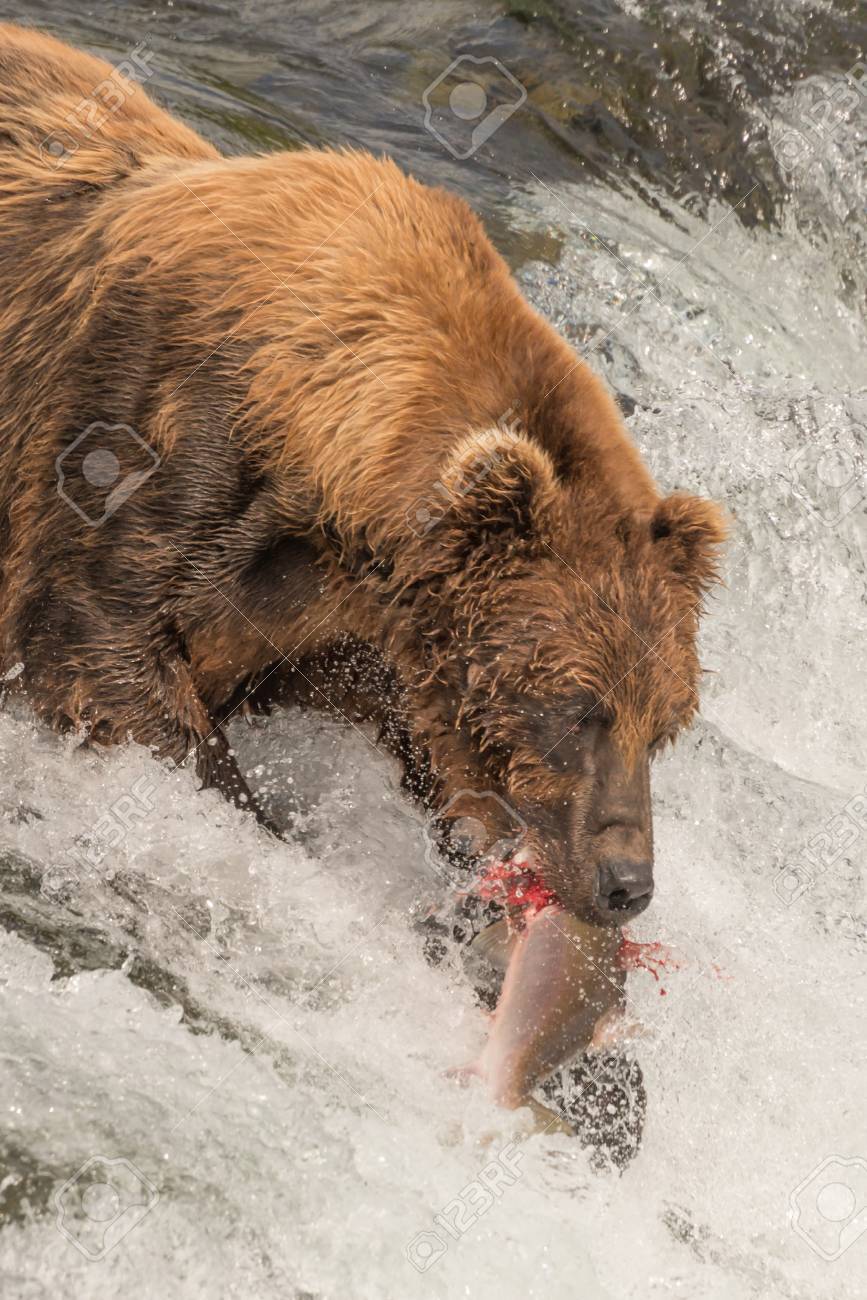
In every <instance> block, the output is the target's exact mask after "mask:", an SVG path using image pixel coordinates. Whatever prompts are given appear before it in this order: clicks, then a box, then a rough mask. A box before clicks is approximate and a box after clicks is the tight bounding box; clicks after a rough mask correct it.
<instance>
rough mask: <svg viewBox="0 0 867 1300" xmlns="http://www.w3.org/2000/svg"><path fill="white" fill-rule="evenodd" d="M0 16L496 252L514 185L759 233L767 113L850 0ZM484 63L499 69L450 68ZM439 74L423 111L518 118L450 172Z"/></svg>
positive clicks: (776, 187) (218, 128)
mask: <svg viewBox="0 0 867 1300" xmlns="http://www.w3.org/2000/svg"><path fill="white" fill-rule="evenodd" d="M0 15H2V16H3V17H5V18H9V19H14V20H17V21H21V22H25V23H29V24H33V25H37V26H41V27H44V28H46V29H48V30H50V31H52V32H54V33H55V34H57V35H59V36H62V37H64V38H66V39H68V40H70V41H72V42H75V43H78V44H81V45H85V46H88V47H90V48H92V49H94V50H95V51H98V52H101V53H103V54H105V55H106V56H108V57H109V58H112V59H115V60H116V59H117V58H119V57H122V56H124V55H125V54H127V53H128V52H129V50H130V49H132V48H133V47H135V46H136V45H137V44H138V43H139V42H141V41H146V42H147V46H148V48H149V49H150V50H153V52H154V55H155V57H154V61H153V67H154V69H155V75H154V77H153V78H152V80H151V82H150V88H151V91H152V92H153V93H156V95H157V96H158V97H159V98H160V99H161V100H162V101H163V102H164V103H165V104H167V105H168V106H169V107H170V108H172V109H173V110H174V111H175V112H176V113H178V114H179V115H180V116H181V117H183V118H185V119H186V120H187V121H188V122H190V123H191V124H192V125H193V126H195V127H196V128H198V129H199V130H201V131H202V132H203V133H204V134H205V135H207V136H208V137H209V138H211V139H212V140H214V141H216V142H217V143H218V144H219V145H220V146H221V147H222V148H223V149H224V150H226V151H227V152H230V153H238V152H249V151H251V150H260V149H265V150H268V149H276V148H293V147H297V146H299V145H302V144H314V145H320V144H327V145H350V146H363V147H365V148H368V149H373V150H375V151H382V152H385V153H388V154H391V155H393V156H395V157H396V158H398V159H399V160H400V161H401V162H402V163H403V164H405V165H406V166H407V167H408V168H410V169H411V170H412V171H413V172H415V173H416V174H417V175H419V176H420V177H422V178H423V179H425V180H429V181H440V182H443V183H446V184H449V185H451V186H453V187H455V188H456V189H458V190H460V191H462V192H463V193H464V194H465V196H467V197H468V198H470V199H471V201H473V202H474V203H475V205H476V206H477V207H478V208H479V209H480V210H481V211H482V213H483V214H484V215H485V216H486V218H487V219H488V220H489V222H490V223H491V224H492V226H493V228H494V233H495V234H497V233H500V234H501V236H502V227H503V226H509V225H511V224H513V223H512V222H511V221H510V220H509V215H508V206H507V200H509V199H512V198H514V196H515V194H516V193H520V190H521V188H522V187H524V186H527V185H528V184H530V183H532V181H533V174H534V173H535V175H536V176H538V177H540V178H541V179H543V180H545V181H546V182H549V183H556V182H558V181H563V180H581V179H582V178H583V177H593V178H596V179H602V180H604V181H605V182H606V183H608V184H609V185H612V186H616V187H618V188H630V187H631V188H638V189H639V190H641V189H642V186H643V185H645V184H646V185H648V186H649V187H651V189H652V192H653V194H654V196H655V195H657V194H658V193H659V192H660V191H661V192H662V193H664V194H665V193H667V194H669V195H670V196H671V197H672V198H675V199H678V200H679V201H681V202H684V203H685V204H686V206H687V207H690V208H692V209H693V210H694V211H697V212H703V211H704V209H705V208H706V205H707V202H708V200H710V199H712V198H720V199H722V200H724V201H725V202H726V203H727V204H737V205H738V206H737V216H738V218H739V219H740V220H741V221H742V222H744V223H746V224H753V223H757V222H758V223H771V222H775V221H778V220H779V217H780V213H781V210H782V208H783V206H784V204H785V199H786V194H787V180H786V177H785V176H784V175H783V174H782V173H781V172H780V170H779V168H778V167H777V165H776V163H775V161H774V155H773V152H772V150H771V148H770V147H769V142H768V128H769V117H768V114H767V105H768V101H769V99H770V97H771V96H772V95H774V94H777V93H779V92H781V91H784V90H785V89H786V88H787V87H789V86H790V85H791V84H792V83H793V82H796V81H799V80H801V79H803V78H804V77H806V76H808V75H810V74H813V73H822V72H824V71H834V72H839V71H841V70H845V69H847V68H849V67H850V66H851V65H852V64H853V63H854V62H855V60H856V58H857V57H858V52H859V48H861V47H863V45H864V41H865V24H867V20H865V15H864V7H863V5H862V4H861V3H860V0H835V2H833V3H824V4H817V5H815V6H814V7H802V6H800V5H796V4H793V5H780V4H777V3H773V4H772V3H767V2H766V3H762V2H761V0H759V2H758V3H757V2H756V0H727V2H726V3H722V2H721V0H720V2H718V3H707V2H704V3H676V4H668V3H666V4H662V3H653V2H652V0H648V2H646V3H640V4H638V3H631V2H629V0H623V2H622V3H619V4H618V3H615V2H614V0H591V2H589V3H582V4H577V3H574V2H573V3H568V2H566V0H560V2H559V3H558V2H557V0H541V2H540V3H537V4H532V3H526V2H525V0H505V3H499V4H498V3H492V2H490V0H489V2H488V3H484V4H478V5H473V4H472V3H469V0H440V2H438V3H436V4H432V3H418V0H415V2H414V3H404V2H403V0H401V2H394V0H393V2H392V3H387V2H384V0H379V2H378V3H377V2H375V0H374V2H373V3H371V2H370V0H365V2H364V3H344V2H342V0H341V2H340V3H335V2H334V0H324V2H323V3H321V4H316V3H312V2H311V0H306V3H300V4H299V3H285V0H247V3H242V4H240V5H235V4H226V3H195V2H194V0H169V3H166V0H162V3H158V4H156V5H154V4H148V3H144V4H142V3H135V0H120V2H118V3H114V2H108V0H101V2H100V3H96V4H88V5H86V6H81V5H73V4H65V3H60V2H59V0H48V3H39V0H24V2H23V3H22V2H21V0H18V2H17V3H15V2H12V3H10V0H0ZM488 57H495V58H496V59H497V60H498V62H499V66H496V65H493V64H490V63H489V64H484V65H475V66H474V67H472V68H471V67H470V64H469V62H467V59H468V58H469V59H485V58H488ZM455 59H463V60H464V63H463V65H459V66H458V67H457V68H456V69H455V70H454V71H453V73H452V74H451V78H447V80H446V83H445V84H444V85H443V84H442V83H441V86H440V88H439V90H438V91H434V97H435V98H436V96H437V94H439V96H440V100H441V101H443V97H444V96H445V94H446V92H447V91H448V89H449V86H450V85H451V84H452V81H453V80H454V79H461V77H462V75H463V76H466V74H467V72H468V70H469V71H470V75H472V76H476V77H478V79H479V80H481V82H482V83H483V84H484V87H485V89H486V92H487V96H488V102H487V107H488V109H490V108H491V107H493V106H495V105H497V104H507V105H508V104H509V103H510V102H514V101H515V100H517V99H521V111H520V112H516V113H515V114H514V116H512V117H510V118H509V120H508V122H507V124H506V125H505V128H504V129H500V130H498V131H497V132H496V133H495V134H494V135H492V136H491V138H490V139H489V140H488V141H487V142H486V143H484V144H483V145H482V146H481V147H480V148H479V149H478V150H477V151H476V152H474V153H473V155H472V156H471V157H470V158H468V159H465V160H461V159H458V158H455V157H453V156H451V154H450V153H449V151H448V149H447V148H445V147H443V145H442V144H441V143H439V142H438V141H437V140H436V139H435V138H434V137H433V136H432V135H431V134H430V133H429V132H428V131H427V130H426V129H425V121H424V119H425V110H424V103H423V96H424V93H425V91H426V89H427V88H428V87H429V86H430V85H431V83H433V82H434V81H435V80H436V79H437V78H438V77H440V75H441V74H442V73H443V71H444V70H445V69H447V68H448V67H449V65H450V64H451V63H452V62H453V61H454V60H455ZM461 67H463V74H462V72H461ZM512 78H514V81H513V80H512ZM524 94H526V101H524V100H523V98H522V97H523V95H524ZM445 112H446V114H447V116H450V122H449V126H450V127H451V128H455V129H456V130H457V132H458V136H459V139H460V138H462V137H460V131H461V123H460V122H459V121H457V120H456V119H455V117H454V115H453V114H450V112H449V109H448V106H447V104H446V107H445ZM468 131H469V128H467V132H468ZM653 201H654V202H655V201H657V200H656V198H654V200H653ZM505 242H507V243H508V242H509V241H508V239H506V241H505Z"/></svg>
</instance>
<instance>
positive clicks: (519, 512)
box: [437, 427, 558, 549]
mask: <svg viewBox="0 0 867 1300" xmlns="http://www.w3.org/2000/svg"><path fill="white" fill-rule="evenodd" d="M437 488H438V490H439V492H440V494H441V496H442V499H443V509H444V519H443V524H444V525H445V527H446V529H448V530H449V532H450V533H451V540H452V542H453V544H454V545H455V547H456V548H457V549H461V547H462V546H463V547H464V548H469V547H472V548H474V547H476V546H478V545H479V544H480V543H481V542H482V541H483V540H484V539H486V538H493V537H495V536H497V535H499V536H502V537H508V536H512V537H515V538H521V539H525V540H527V541H530V542H532V541H533V540H534V539H535V538H538V537H546V538H547V536H548V534H549V533H550V532H551V528H550V527H549V520H550V519H551V516H552V512H553V509H554V503H555V501H556V499H557V494H558V486H557V478H556V474H555V471H554V466H553V463H552V461H551V459H550V457H549V456H548V454H547V452H546V451H544V450H543V448H542V447H540V446H539V445H538V444H537V443H535V442H532V441H531V440H530V439H529V438H526V437H524V436H523V435H521V434H518V433H514V432H512V431H511V430H509V429H507V428H501V427H495V428H493V429H488V430H483V431H481V432H479V433H472V434H469V435H468V436H467V437H466V438H463V439H462V440H461V441H460V442H459V443H458V444H457V446H456V447H455V448H454V449H453V451H452V452H451V454H450V455H449V458H448V460H447V461H446V463H445V465H444V466H443V468H442V473H441V476H440V482H439V483H438V484H437Z"/></svg>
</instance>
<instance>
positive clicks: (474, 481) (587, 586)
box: [0, 26, 723, 923]
mask: <svg viewBox="0 0 867 1300" xmlns="http://www.w3.org/2000/svg"><path fill="white" fill-rule="evenodd" d="M0 468H2V475H0V566H2V569H0V574H2V587H0V644H2V655H3V662H2V665H0V671H2V672H5V673H6V674H7V676H9V677H10V678H11V677H13V676H15V675H16V674H18V681H19V684H20V685H21V686H23V688H24V689H25V690H26V691H27V692H28V694H29V696H30V698H32V700H33V702H34V704H35V706H36V708H37V709H38V710H39V712H40V713H41V715H42V716H43V717H45V718H46V719H48V720H50V721H51V722H52V723H53V724H54V725H56V726H62V727H70V726H71V727H81V728H83V730H84V731H85V732H86V734H87V736H88V738H89V742H90V741H92V742H103V743H106V742H112V741H123V740H125V739H126V738H128V737H131V738H133V739H134V740H136V741H139V742H141V743H143V744H146V745H150V746H152V747H153V748H154V749H155V751H156V752H158V753H159V754H161V755H163V756H166V757H168V758H170V759H172V760H174V761H176V762H181V761H183V760H184V759H186V758H187V757H189V756H190V755H195V761H196V764H197V767H198V771H199V773H200V775H201V777H202V778H203V779H204V780H205V782H207V783H212V784H217V785H218V786H219V787H220V788H222V789H223V790H224V791H225V792H226V793H227V794H228V795H230V796H231V797H232V798H234V799H235V800H236V801H238V802H240V803H242V804H243V803H245V802H247V801H250V799H251V796H250V793H249V791H248V790H247V787H246V784H245V782H244V778H243V776H242V774H241V773H240V771H239V770H238V768H237V766H236V763H235V760H234V757H233V754H232V752H231V751H230V749H229V747H228V744H227V742H226V740H225V738H224V736H223V733H222V731H221V730H220V727H219V722H220V720H221V719H224V718H225V716H226V715H227V713H228V711H229V710H230V709H232V708H234V707H237V706H239V705H240V704H241V702H242V701H243V700H244V699H245V698H246V697H247V696H248V695H249V694H250V693H251V692H252V691H253V690H254V688H256V687H257V685H258V684H260V683H262V682H263V681H264V680H265V679H266V678H268V676H269V675H270V674H272V673H274V672H275V671H276V670H278V669H279V670H280V672H281V673H284V674H286V673H289V674H292V675H293V676H294V679H295V680H296V681H299V682H300V683H301V684H302V685H304V686H305V688H306V690H307V693H308V696H309V697H310V698H311V699H312V700H314V701H319V702H321V703H322V704H323V705H327V706H330V707H333V708H336V709H338V710H341V709H342V710H343V711H344V712H348V711H349V709H350V708H351V707H354V706H353V705H352V704H351V703H350V701H351V699H352V696H351V695H344V694H341V692H342V691H343V687H344V683H345V682H347V681H350V679H351V678H352V674H351V673H347V674H345V675H344V676H342V677H340V680H339V681H338V677H337V676H335V673H334V667H333V659H334V658H336V659H337V660H340V659H341V657H342V659H343V661H344V663H346V664H350V663H351V662H352V660H353V656H354V655H356V653H357V652H358V651H360V650H361V651H363V652H364V653H368V652H369V653H370V654H371V655H373V656H375V657H376V658H377V660H378V662H380V663H381V664H382V665H383V667H384V675H383V677H382V681H383V682H384V683H387V684H388V686H387V688H386V687H385V686H383V688H382V698H381V699H380V700H379V704H380V706H381V707H380V715H381V717H382V718H387V719H388V721H387V723H386V724H385V734H386V735H387V736H388V738H389V739H390V741H391V742H392V743H393V744H394V745H395V746H396V748H397V749H398V750H399V752H400V753H401V754H402V755H403V757H404V760H405V762H406V764H407V770H408V771H410V772H411V773H412V774H413V776H412V779H413V781H414V782H415V788H416V789H417V790H418V791H420V792H421V794H422V796H423V797H424V798H425V799H426V800H427V802H428V805H429V807H430V809H431V810H432V812H433V813H434V815H435V817H434V819H435V820H436V818H437V817H438V818H439V824H440V826H441V827H445V828H447V827H448V826H450V825H451V826H454V825H455V824H456V823H457V824H458V825H459V826H460V827H461V828H462V830H463V831H466V828H467V826H470V827H471V828H472V829H473V831H474V834H470V835H469V837H468V845H467V847H468V848H469V850H470V851H474V852H476V853H478V854H479V855H484V853H485V851H486V850H489V851H490V852H492V853H494V854H495V856H499V857H502V856H506V855H507V854H508V853H509V852H511V851H513V850H514V849H515V846H516V843H518V842H519V841H520V853H519V854H518V857H517V860H519V861H521V862H522V863H524V864H529V867H531V868H532V869H534V870H535V871H536V873H537V874H538V875H539V876H540V877H541V881H542V882H543V884H544V886H545V887H546V888H547V889H549V890H550V891H553V892H554V893H556V894H558V895H559V896H560V897H561V899H562V900H563V901H564V903H565V904H566V905H567V906H569V907H570V908H572V909H574V910H575V911H576V912H578V913H579V914H580V915H582V916H584V917H588V918H593V919H595V920H597V921H601V922H608V923H617V922H621V921H622V920H623V919H624V918H626V917H628V916H629V915H632V914H634V913H635V912H637V911H639V910H641V908H642V907H644V906H645V905H646V904H647V902H648V900H649V898H650V894H651V891H652V844H651V814H650V790H649V761H650V758H651V756H652V755H653V754H654V753H655V752H657V751H658V750H659V748H660V747H661V746H663V745H664V744H665V743H666V742H667V741H670V740H672V739H673V738H674V736H675V735H676V734H677V733H678V732H679V731H680V730H681V729H682V728H683V727H684V726H685V725H686V724H687V723H688V722H689V721H690V719H691V718H692V716H693V714H694V712H695V708H696V701H697V695H696V689H697V684H698V678H699V671H700V670H699V665H698V660H697V656H696V645H695V641H696V630H697V623H698V618H699V612H700V606H701V602H702V597H703V594H704V593H705V591H706V589H707V587H708V585H709V583H710V582H711V581H712V580H713V578H714V565H715V554H716V550H717V547H718V543H719V542H720V541H721V539H722V534H723V529H722V524H721V520H720V515H719V512H718V510H717V508H716V507H715V506H713V505H712V504H711V503H709V502H706V501H702V500H700V499H697V498H694V497H691V496H687V495H681V494H677V495H674V496H670V497H667V498H663V497H661V495H660V493H659V492H658V490H657V488H656V487H655V485H654V483H653V481H652V479H651V477H650V475H649V473H648V472H647V470H646V469H645V467H644V466H643V464H642V461H641V459H640V457H639V455H638V452H637V451H636V449H635V447H634V446H633V445H632V443H631V442H630V440H629V438H628V436H627V434H626V432H625V429H624V427H623V423H622V421H621V418H620V415H619V412H618V409H617V407H616V405H615V403H614V401H613V400H612V398H611V397H610V396H609V394H608V393H607V391H606V389H605V388H604V386H603V385H602V383H601V382H600V380H599V379H598V378H596V377H595V376H594V375H593V374H592V373H591V371H590V370H589V369H588V368H587V367H586V366H585V365H584V363H583V362H582V361H581V360H580V359H579V358H578V357H577V356H576V355H575V354H574V353H573V352H572V351H571V350H570V348H569V347H568V346H567V345H566V343H565V342H563V340H561V339H560V337H559V336H558V335H557V334H556V333H555V331H554V330H553V329H552V328H551V327H550V326H549V325H548V324H547V323H546V322H545V321H544V320H542V319H541V318H540V317H539V316H538V315H537V314H536V313H535V312H534V311H533V310H532V309H531V308H530V307H529V305H528V304H527V303H526V302H525V301H524V299H523V298H522V297H521V294H520V293H519V291H518V289H517V287H516V285H515V283H514V281H513V279H512V278H511V275H510V273H509V271H508V268H507V267H506V265H505V263H504V262H503V260H502V259H501V257H500V256H499V255H498V254H497V253H496V251H495V250H494V248H493V247H492V245H491V244H490V242H489V241H488V239H487V237H486V235H485V233H484V231H483V229H482V226H481V224H480V222H479V221H478V219H477V218H476V217H475V216H474V214H473V213H472V212H471V211H470V210H469V208H468V207H467V206H466V205H465V204H464V203H463V202H462V201H461V200H459V199H458V198H456V197H454V196H453V195H451V194H449V193H446V192H444V191H442V190H438V189H431V188H428V187H426V186H424V185H422V184H419V183H418V182H417V181H415V180H413V179H411V178H410V177H408V176H406V175H404V174H403V173H402V172H401V171H400V170H399V169H398V167H397V166H396V165H395V164H394V163H392V162H390V161H388V160H383V159H376V158H373V157H371V156H370V155H368V154H366V153H359V152H351V151H345V152H318V151H313V150H303V151H300V152H296V153H278V154H273V155H268V156H263V157H254V158H228V159H227V158H221V157H219V156H218V154H217V153H216V151H215V150H214V149H213V148H212V147H211V146H210V145H209V144H207V143H206V142H205V141H203V140H201V139H200V138H199V137H198V136H197V135H195V133H193V132H192V131H190V130H189V129H188V128H186V127H184V126H182V125H180V124H179V123H178V122H176V121H174V120H173V119H172V118H171V117H169V116H168V115H167V114H166V113H164V112H163V111H162V110H160V109H159V108H157V107H156V106H155V105H154V104H153V103H152V102H151V101H150V100H149V99H148V98H147V96H146V94H145V92H144V90H143V89H142V87H141V85H140V84H138V82H137V80H136V79H135V70H133V78H132V79H129V78H125V77H124V76H123V75H122V74H121V73H119V72H117V71H114V72H113V71H112V69H111V68H110V67H109V66H108V65H107V64H105V63H103V62H102V61H101V60H99V59H95V58H92V57H90V56H87V55H85V54H82V53H79V52H76V51H74V50H72V49H70V48H68V47H67V46H65V45H63V44H61V43H59V42H58V41H55V40H53V39H51V38H49V37H47V36H43V35H39V34H36V33H33V32H28V31H23V30H20V29H18V28H15V27H12V26H0ZM329 656H331V657H332V660H329ZM329 662H331V665H332V666H331V668H329V669H328V670H326V669H325V668H324V667H323V664H326V663H329ZM19 665H23V669H21V668H19ZM362 675H363V674H362ZM357 677H358V674H356V679H357ZM355 687H356V690H357V689H358V687H359V683H358V680H356V682H355ZM373 693H374V694H376V691H374V692H373ZM368 694H370V692H368ZM344 701H346V702H345V703H344ZM354 716H355V715H354V714H353V715H351V716H350V720H352V717H354ZM504 841H505V844H504Z"/></svg>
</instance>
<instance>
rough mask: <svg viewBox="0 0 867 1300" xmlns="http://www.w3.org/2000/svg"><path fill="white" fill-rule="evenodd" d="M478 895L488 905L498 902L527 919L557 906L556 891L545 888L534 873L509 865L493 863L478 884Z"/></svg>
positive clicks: (527, 869)
mask: <svg viewBox="0 0 867 1300" xmlns="http://www.w3.org/2000/svg"><path fill="white" fill-rule="evenodd" d="M476 891H477V893H478V895H479V897H480V898H482V899H484V900H485V902H490V901H491V900H496V901H497V902H498V903H502V904H503V905H504V906H505V907H508V908H510V909H511V910H514V911H520V912H523V913H525V915H526V917H527V919H529V918H530V917H532V916H535V914H536V913H537V912H541V911H542V909H543V908H545V907H550V905H551V904H552V903H556V902H557V895H556V894H555V893H554V891H553V889H549V888H548V886H547V885H543V884H542V881H541V880H540V879H539V877H538V876H537V875H536V873H535V871H531V870H530V868H529V867H526V866H513V865H512V864H511V863H508V862H494V863H492V864H491V865H490V866H489V867H488V869H487V871H486V872H485V874H484V875H483V876H482V877H481V878H480V879H479V881H478V882H477V884H476Z"/></svg>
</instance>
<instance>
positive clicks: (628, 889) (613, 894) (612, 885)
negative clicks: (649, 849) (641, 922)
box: [596, 858, 653, 916]
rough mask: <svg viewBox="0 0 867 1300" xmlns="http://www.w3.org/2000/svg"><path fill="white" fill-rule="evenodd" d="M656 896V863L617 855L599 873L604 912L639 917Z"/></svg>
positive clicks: (599, 899) (598, 891)
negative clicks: (654, 895) (654, 894)
mask: <svg viewBox="0 0 867 1300" xmlns="http://www.w3.org/2000/svg"><path fill="white" fill-rule="evenodd" d="M652 897H653V863H652V862H649V861H648V862H641V861H639V862H634V861H632V859H628V858H614V859H610V860H608V861H606V862H603V863H602V864H601V865H600V867H599V870H598V871H597V873H596V898H597V903H598V906H599V909H600V911H602V912H605V913H611V912H617V913H619V914H620V915H622V916H637V915H638V913H639V912H643V911H644V909H645V907H647V904H648V903H649V902H650V900H651V898H652Z"/></svg>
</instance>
